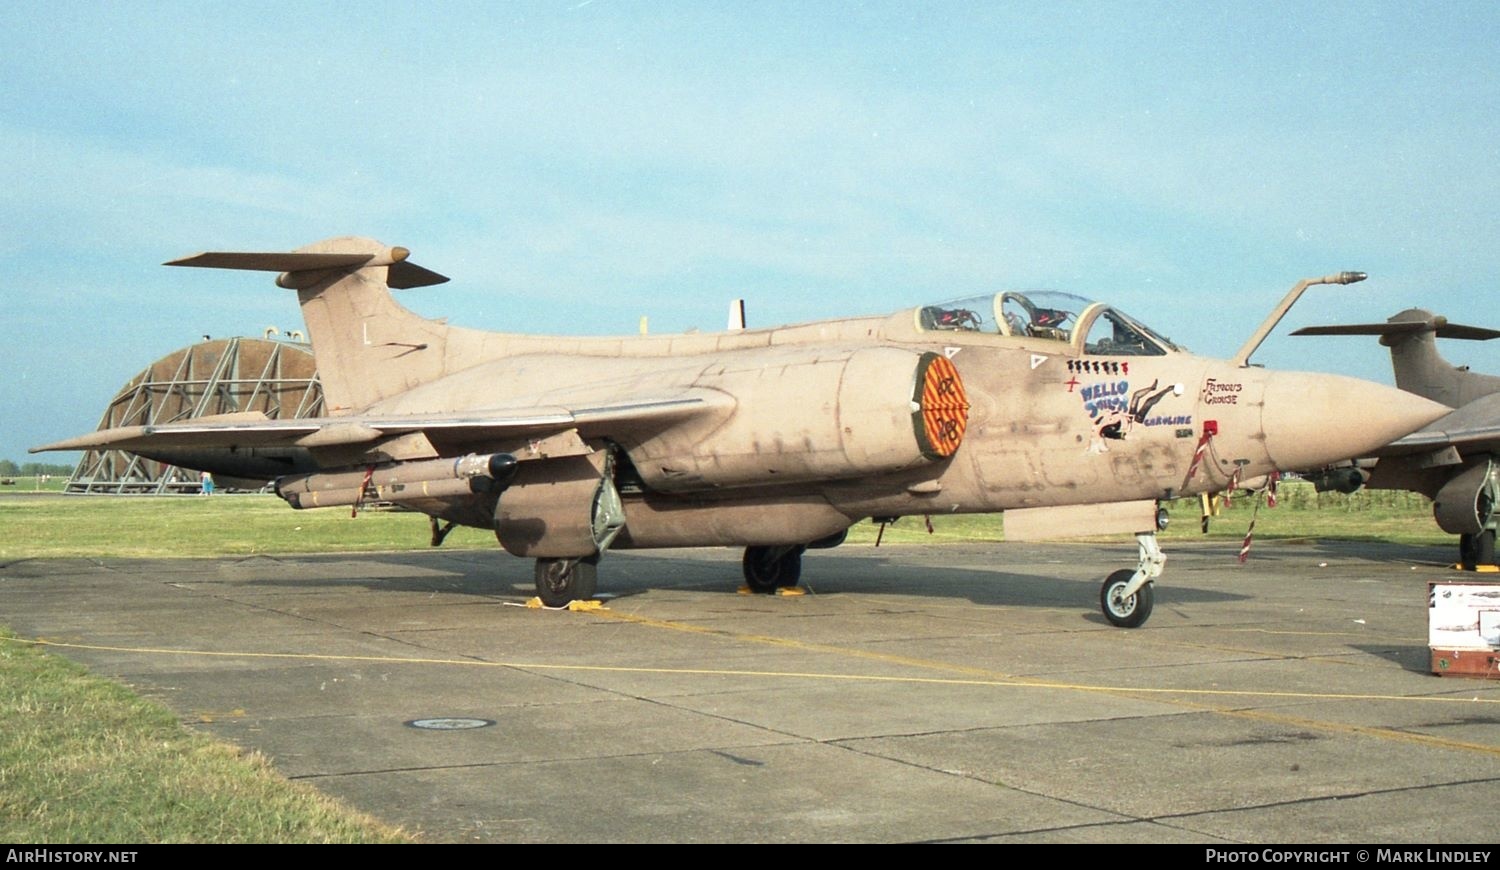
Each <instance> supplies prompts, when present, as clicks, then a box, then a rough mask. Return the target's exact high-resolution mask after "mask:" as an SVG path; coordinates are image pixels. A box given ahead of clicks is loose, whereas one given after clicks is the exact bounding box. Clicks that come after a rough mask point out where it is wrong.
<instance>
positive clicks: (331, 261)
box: [163, 248, 448, 290]
mask: <svg viewBox="0 0 1500 870" xmlns="http://www.w3.org/2000/svg"><path fill="white" fill-rule="evenodd" d="M406 257H407V250H406V249H405V248H391V249H390V250H389V251H387V252H385V253H384V254H371V253H348V254H340V253H317V252H303V251H282V252H274V251H272V252H258V251H252V252H243V251H205V252H203V253H201V254H194V255H192V256H191V257H183V258H182V259H180V260H169V261H167V262H166V263H164V264H163V265H167V266H194V267H197V268H200V269H245V270H249V271H255V272H284V273H295V272H316V271H320V270H323V269H353V268H359V267H361V266H388V267H389V269H388V270H387V272H386V286H388V287H392V288H394V289H397V290H404V289H406V288H409V287H430V286H432V285H433V284H443V283H445V282H447V280H448V278H447V277H446V276H444V275H439V274H438V273H436V272H434V271H432V270H431V269H424V268H422V267H421V266H418V265H417V264H416V263H409V262H407V261H406Z"/></svg>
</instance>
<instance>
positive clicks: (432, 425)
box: [31, 394, 725, 453]
mask: <svg viewBox="0 0 1500 870" xmlns="http://www.w3.org/2000/svg"><path fill="white" fill-rule="evenodd" d="M724 400H725V399H724V398H723V397H718V396H715V395H713V394H703V395H685V396H676V397H666V398H647V399H638V400H631V401H622V402H617V403H613V404H600V405H590V406H587V407H575V408H567V407H562V406H557V405H537V406H527V407H520V408H510V409H495V410H489V411H464V412H458V413H448V414H393V415H379V414H371V415H360V414H355V415H349V416H343V417H308V418H303V419H297V420H272V419H270V418H269V417H266V416H265V415H264V414H258V413H241V414H228V415H224V416H222V417H207V418H199V419H193V420H184V421H182V422H178V423H164V424H161V425H154V426H123V427H120V428H116V429H104V430H100V431H97V432H91V433H89V434H88V435H83V436H80V437H78V438H70V439H68V440H66V441H58V442H55V443H52V444H46V445H43V446H41V447H33V448H32V449H31V452H32V453H40V452H43V451H49V450H96V449H98V450H146V449H153V448H154V449H160V448H172V447H193V448H198V447H209V448H212V447H223V448H229V447H308V448H314V447H336V446H345V445H351V446H352V445H359V444H364V443H369V442H374V441H378V440H380V439H384V438H388V437H391V436H396V435H406V434H411V433H416V432H420V433H423V434H427V435H429V436H431V437H433V438H434V439H435V440H442V441H448V442H459V443H469V442H484V441H493V440H496V439H501V438H528V437H533V436H544V435H548V434H552V433H556V432H564V431H567V430H569V429H577V430H578V431H579V434H580V435H583V436H584V437H588V436H589V435H590V434H593V433H601V434H602V433H604V432H616V433H617V432H632V433H638V432H649V431H653V430H660V429H663V428H666V427H667V426H669V425H671V424H673V423H675V422H679V421H681V420H685V419H687V418H690V417H695V416H699V415H702V414H709V413H711V412H713V411H714V410H717V409H718V408H719V406H721V405H722V404H723V401H724Z"/></svg>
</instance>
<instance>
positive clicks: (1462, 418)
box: [1375, 393, 1500, 456]
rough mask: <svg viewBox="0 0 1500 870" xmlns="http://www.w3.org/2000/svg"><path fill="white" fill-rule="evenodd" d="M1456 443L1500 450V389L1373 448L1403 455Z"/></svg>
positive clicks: (1465, 448)
mask: <svg viewBox="0 0 1500 870" xmlns="http://www.w3.org/2000/svg"><path fill="white" fill-rule="evenodd" d="M1445 447H1455V448H1457V449H1458V451H1459V452H1460V453H1483V452H1492V451H1500V393H1492V394H1490V395H1488V396H1481V397H1480V398H1478V399H1475V400H1474V401H1472V402H1470V403H1469V404H1467V405H1464V406H1463V407H1462V408H1459V409H1458V410H1456V411H1454V412H1453V413H1451V414H1449V415H1447V416H1446V417H1442V418H1439V419H1438V420H1437V421H1435V422H1433V423H1430V424H1428V425H1427V426H1425V427H1423V428H1422V429H1418V430H1417V431H1416V432H1413V433H1412V434H1410V435H1407V436H1406V437H1405V438H1400V439H1398V440H1396V441H1393V442H1391V443H1390V444H1388V445H1386V446H1385V447H1382V448H1381V449H1379V450H1377V451H1376V452H1375V455H1376V456H1402V455H1406V454H1411V453H1427V452H1430V451H1434V450H1441V449H1443V448H1445Z"/></svg>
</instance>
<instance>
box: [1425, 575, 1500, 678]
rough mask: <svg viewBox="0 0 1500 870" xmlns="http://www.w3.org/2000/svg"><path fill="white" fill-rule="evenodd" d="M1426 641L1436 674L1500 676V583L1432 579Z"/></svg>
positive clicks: (1428, 595) (1429, 587)
mask: <svg viewBox="0 0 1500 870" xmlns="http://www.w3.org/2000/svg"><path fill="white" fill-rule="evenodd" d="M1427 645H1428V647H1429V648H1430V649H1431V651H1432V672H1433V673H1434V674H1437V675H1439V676H1460V677H1483V678H1487V679H1500V583H1479V582H1461V583H1441V582H1437V581H1433V582H1429V583H1428V584H1427Z"/></svg>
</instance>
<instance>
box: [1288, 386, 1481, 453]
mask: <svg viewBox="0 0 1500 870" xmlns="http://www.w3.org/2000/svg"><path fill="white" fill-rule="evenodd" d="M1264 395H1265V401H1264V404H1263V405H1262V407H1261V427H1262V431H1264V432H1265V435H1266V441H1265V444H1266V453H1267V454H1268V455H1269V456H1270V458H1271V461H1272V462H1273V463H1274V464H1275V465H1276V467H1277V468H1280V469H1283V470H1288V471H1295V470H1301V469H1308V468H1316V467H1318V466H1322V465H1327V464H1328V463H1331V462H1339V461H1341V460H1345V459H1355V458H1358V457H1361V456H1368V455H1369V454H1370V453H1371V452H1372V451H1373V450H1375V448H1377V447H1381V446H1384V445H1386V444H1389V443H1390V442H1392V441H1394V440H1396V439H1397V438H1400V437H1401V436H1403V435H1408V434H1410V433H1412V432H1415V431H1416V430H1418V429H1420V428H1422V427H1423V426H1426V425H1427V424H1428V423H1431V422H1432V421H1434V420H1436V419H1438V418H1439V417H1442V416H1443V415H1445V414H1447V413H1449V412H1450V411H1451V410H1452V409H1450V408H1447V407H1445V406H1443V405H1440V404H1438V403H1437V402H1433V401H1429V400H1427V399H1424V398H1422V397H1421V396H1416V395H1413V394H1411V393H1407V392H1403V391H1401V390H1398V389H1396V388H1394V387H1387V386H1384V385H1382V384H1376V383H1371V382H1370V381H1362V380H1359V379H1357V378H1348V377H1344V376H1342V375H1326V374H1314V373H1311V372H1267V373H1266V389H1265V394H1264Z"/></svg>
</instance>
